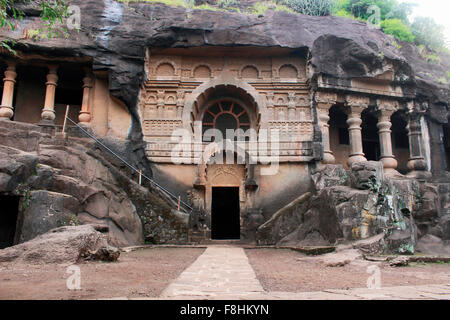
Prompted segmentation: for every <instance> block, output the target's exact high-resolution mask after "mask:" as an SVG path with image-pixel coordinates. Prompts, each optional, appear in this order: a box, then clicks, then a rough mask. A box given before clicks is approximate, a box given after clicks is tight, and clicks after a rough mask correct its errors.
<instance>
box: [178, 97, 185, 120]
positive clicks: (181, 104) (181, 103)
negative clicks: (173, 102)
mask: <svg viewBox="0 0 450 320" xmlns="http://www.w3.org/2000/svg"><path fill="white" fill-rule="evenodd" d="M183 108H184V91H181V90H180V91H178V92H177V118H179V119H181V118H182V117H183Z"/></svg>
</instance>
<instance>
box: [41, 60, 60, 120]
mask: <svg viewBox="0 0 450 320" xmlns="http://www.w3.org/2000/svg"><path fill="white" fill-rule="evenodd" d="M48 69H49V73H48V74H47V82H46V84H45V85H46V86H47V89H46V92H45V103H44V108H43V109H42V114H41V118H42V120H43V121H45V122H53V120H55V93H56V86H57V85H58V75H57V74H56V72H57V71H58V66H54V65H52V66H49V67H48Z"/></svg>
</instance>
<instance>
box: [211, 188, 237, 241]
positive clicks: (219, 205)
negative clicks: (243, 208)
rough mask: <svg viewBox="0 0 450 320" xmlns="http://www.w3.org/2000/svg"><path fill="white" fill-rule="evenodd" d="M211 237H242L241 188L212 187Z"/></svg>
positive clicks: (228, 238)
mask: <svg viewBox="0 0 450 320" xmlns="http://www.w3.org/2000/svg"><path fill="white" fill-rule="evenodd" d="M211 238H212V239H213V240H238V239H240V238H241V223H240V208H239V188H213V189H212V208H211Z"/></svg>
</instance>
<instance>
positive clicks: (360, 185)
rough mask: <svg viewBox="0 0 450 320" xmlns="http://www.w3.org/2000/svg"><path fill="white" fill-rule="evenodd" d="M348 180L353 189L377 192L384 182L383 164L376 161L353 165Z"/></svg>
mask: <svg viewBox="0 0 450 320" xmlns="http://www.w3.org/2000/svg"><path fill="white" fill-rule="evenodd" d="M350 179H351V185H352V187H353V188H356V189H359V190H372V191H378V189H379V188H380V186H381V184H382V183H383V180H384V174H383V164H382V163H381V162H378V161H367V162H356V163H353V164H352V166H351V173H350Z"/></svg>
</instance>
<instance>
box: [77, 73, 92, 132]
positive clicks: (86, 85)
mask: <svg viewBox="0 0 450 320" xmlns="http://www.w3.org/2000/svg"><path fill="white" fill-rule="evenodd" d="M93 86H94V78H93V76H92V74H89V73H87V74H86V77H84V78H83V102H82V103H81V111H80V114H79V116H78V121H79V123H80V124H81V125H85V126H89V125H90V123H91V120H92V114H91V106H90V103H89V102H90V97H91V89H92V88H93Z"/></svg>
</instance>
